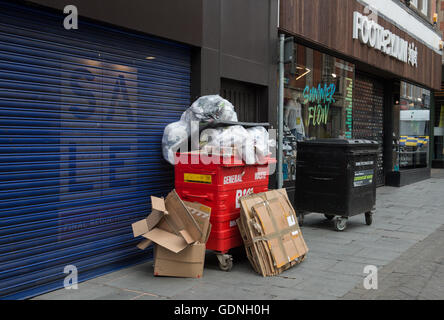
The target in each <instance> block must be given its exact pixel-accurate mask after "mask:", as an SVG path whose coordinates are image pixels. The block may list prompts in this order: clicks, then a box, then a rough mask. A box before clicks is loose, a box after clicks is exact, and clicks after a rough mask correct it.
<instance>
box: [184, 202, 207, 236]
mask: <svg viewBox="0 0 444 320" xmlns="http://www.w3.org/2000/svg"><path fill="white" fill-rule="evenodd" d="M184 204H185V205H186V206H187V207H188V209H189V211H190V213H191V214H192V215H193V218H194V220H195V221H196V223H197V224H198V225H199V228H200V230H202V237H201V238H200V239H199V242H200V243H206V242H207V240H208V237H209V236H210V233H209V231H208V228H209V227H210V214H211V208H210V207H207V206H204V205H203V204H200V203H198V202H188V201H184Z"/></svg>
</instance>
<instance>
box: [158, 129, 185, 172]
mask: <svg viewBox="0 0 444 320" xmlns="http://www.w3.org/2000/svg"><path fill="white" fill-rule="evenodd" d="M189 131H190V128H189V126H188V125H187V123H186V122H185V121H176V122H173V123H170V124H169V125H167V126H166V127H165V130H164V132H163V137H162V154H163V158H164V159H165V160H166V161H168V162H169V163H171V164H174V158H175V154H176V152H177V151H178V150H179V149H181V148H187V147H188V135H189Z"/></svg>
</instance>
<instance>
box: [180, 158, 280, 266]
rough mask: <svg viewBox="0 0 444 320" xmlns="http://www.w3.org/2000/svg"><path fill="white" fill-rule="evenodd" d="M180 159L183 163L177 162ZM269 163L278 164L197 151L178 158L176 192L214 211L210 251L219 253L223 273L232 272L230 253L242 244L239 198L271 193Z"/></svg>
mask: <svg viewBox="0 0 444 320" xmlns="http://www.w3.org/2000/svg"><path fill="white" fill-rule="evenodd" d="M178 157H180V159H181V161H177V159H178ZM210 157H211V158H210ZM215 157H219V159H218V160H217V159H216V158H215ZM216 160H217V161H216ZM215 162H216V163H215ZM270 163H275V159H273V158H267V161H266V163H264V164H253V165H247V164H245V162H243V161H242V160H240V159H239V158H238V157H236V156H231V157H229V159H227V158H226V157H225V158H224V157H222V156H215V155H205V154H202V153H200V154H199V153H196V152H189V153H181V154H178V155H177V156H176V165H175V189H176V191H177V193H178V195H179V196H180V198H181V199H182V200H184V201H191V202H199V203H201V204H203V205H206V206H208V207H210V208H211V216H210V222H211V225H212V228H211V233H210V237H209V239H208V242H207V249H209V250H213V251H215V252H216V254H217V258H218V260H219V267H220V269H221V270H224V271H230V270H231V268H232V266H233V259H232V256H231V255H230V254H228V251H229V250H230V249H232V248H235V247H238V246H241V245H242V237H241V235H240V233H239V229H238V227H237V225H236V219H237V218H239V214H240V205H239V198H240V197H242V196H244V195H247V194H252V193H260V192H265V191H268V180H269V164H270Z"/></svg>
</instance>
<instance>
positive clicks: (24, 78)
mask: <svg viewBox="0 0 444 320" xmlns="http://www.w3.org/2000/svg"><path fill="white" fill-rule="evenodd" d="M62 21H63V17H62V16H61V15H60V16H58V15H55V14H52V13H48V12H45V11H40V9H35V8H32V9H31V8H27V7H23V6H20V5H18V4H13V3H8V2H4V1H1V0H0V297H1V298H26V297H30V296H34V295H36V294H40V293H43V292H46V291H49V290H53V289H56V288H60V287H62V286H63V279H64V277H65V276H66V275H65V274H64V273H63V269H64V267H65V266H66V265H69V264H73V265H75V266H77V268H78V270H79V280H80V281H82V280H86V279H89V278H91V277H95V276H97V275H100V274H103V273H105V272H109V271H112V270H116V269H118V268H121V267H124V266H127V265H129V264H133V263H137V262H141V261H144V260H146V259H149V258H151V250H148V251H145V252H142V251H140V250H138V249H137V248H135V245H136V244H137V242H138V241H137V240H135V239H134V238H133V236H132V231H131V223H132V222H134V221H137V220H138V219H140V218H142V217H144V216H146V215H147V214H148V213H149V211H150V203H149V196H150V195H158V196H164V195H166V193H167V192H168V191H169V190H170V189H171V188H173V185H174V181H173V172H172V168H171V166H170V165H168V164H167V163H166V162H165V161H164V160H163V159H162V154H161V138H162V134H163V129H164V127H165V126H166V125H167V124H168V123H170V122H173V121H176V120H178V119H179V118H180V115H181V113H182V112H183V111H184V110H185V109H186V107H187V106H189V103H190V101H189V100H190V48H189V47H188V46H185V45H181V44H177V43H172V42H170V41H166V40H163V39H158V38H154V37H149V36H145V35H140V34H136V33H134V34H133V33H130V32H127V31H122V30H118V29H114V28H110V27H106V26H103V25H99V24H94V23H91V22H85V21H83V20H82V19H80V24H79V30H75V31H73V30H71V31H67V30H64V29H63V28H62ZM147 56H155V57H156V59H154V60H147V59H146V57H147Z"/></svg>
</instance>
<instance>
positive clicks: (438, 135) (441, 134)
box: [434, 104, 444, 160]
mask: <svg viewBox="0 0 444 320" xmlns="http://www.w3.org/2000/svg"><path fill="white" fill-rule="evenodd" d="M434 130H435V132H434V133H435V159H436V160H444V104H441V105H436V109H435V128H434Z"/></svg>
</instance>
